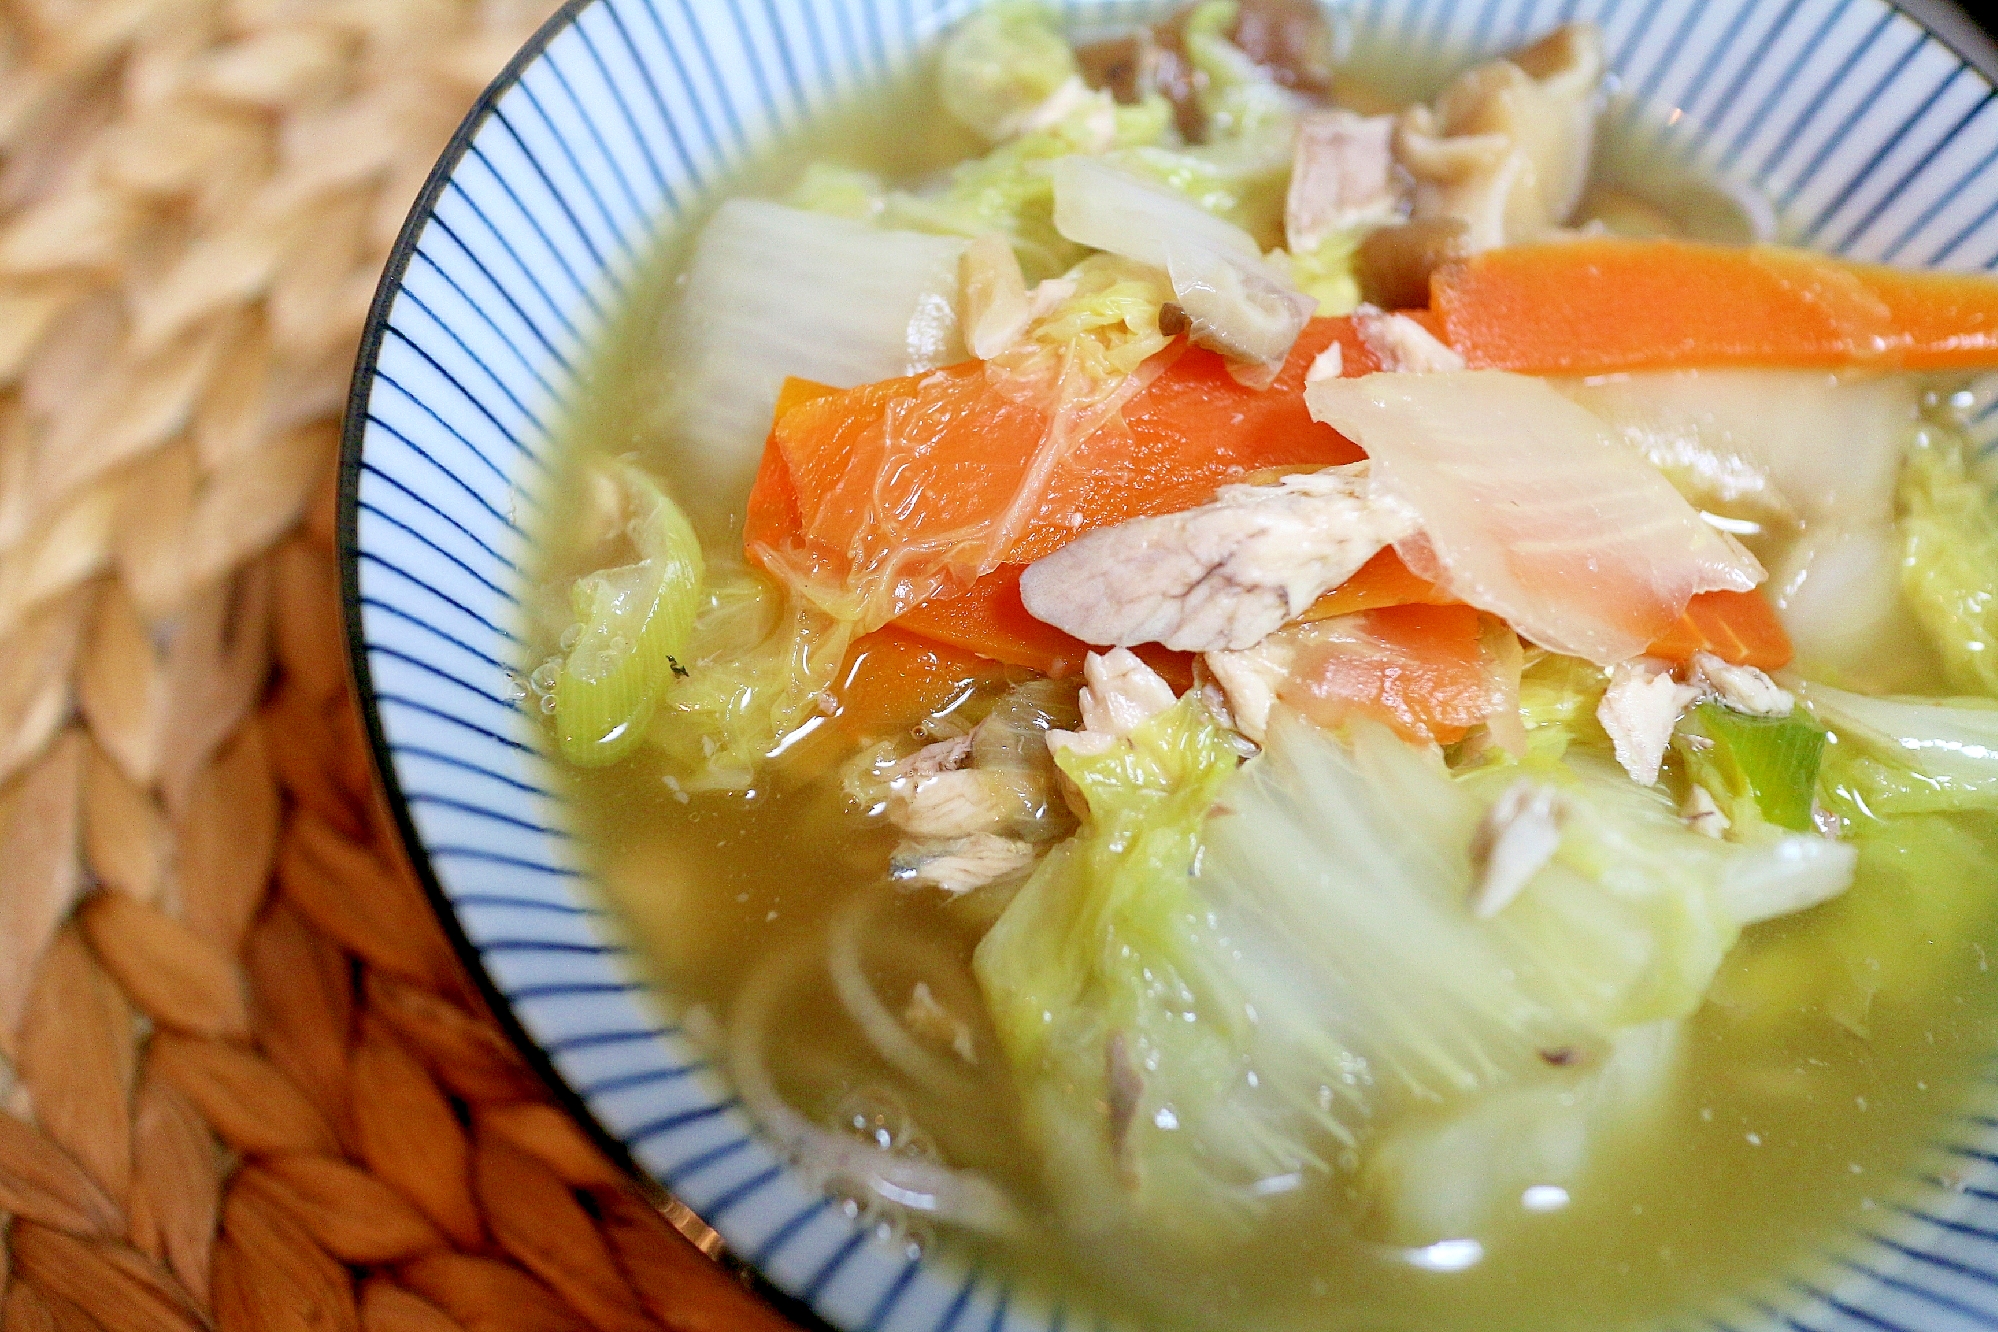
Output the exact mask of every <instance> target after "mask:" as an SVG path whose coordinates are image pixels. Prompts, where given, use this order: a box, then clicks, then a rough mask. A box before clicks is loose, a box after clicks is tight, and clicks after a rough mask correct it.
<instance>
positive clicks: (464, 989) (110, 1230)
mask: <svg viewBox="0 0 1998 1332" xmlns="http://www.w3.org/2000/svg"><path fill="white" fill-rule="evenodd" d="M547 8H548V4H547V0H489V2H488V3H483V4H474V3H468V2H467V0H0V1055H4V1058H5V1065H4V1068H5V1075H4V1076H0V1100H3V1101H4V1113H0V1224H4V1226H5V1232H4V1233H5V1235H6V1241H7V1242H6V1245H5V1248H4V1249H0V1287H4V1290H5V1296H4V1304H0V1319H3V1320H4V1324H5V1327H6V1329H7V1332H15V1329H21V1330H22V1332H27V1330H28V1329H34V1330H35V1332H41V1330H42V1329H60V1330H62V1332H68V1329H88V1328H92V1327H102V1328H104V1329H106V1330H107V1332H175V1330H180V1329H196V1328H202V1327H209V1326H213V1327H219V1328H221V1329H224V1332H233V1330H234V1329H239V1328H240V1329H250V1328H258V1329H261V1328H276V1329H308V1328H309V1329H326V1330H328V1332H349V1330H351V1329H358V1328H363V1327H365V1328H367V1329H368V1330H369V1332H449V1329H451V1328H453V1327H458V1328H463V1329H465V1332H510V1330H511V1329H523V1330H526V1332H557V1329H569V1328H595V1329H598V1330H599V1332H644V1330H645V1329H662V1328H663V1329H671V1330H681V1329H685V1330H687V1332H694V1330H697V1329H700V1330H707V1329H714V1330H719V1329H724V1328H729V1329H736V1328H747V1329H757V1328H766V1329H776V1328H781V1327H783V1326H785V1324H783V1323H782V1322H781V1321H780V1320H779V1319H778V1318H777V1317H776V1316H775V1315H773V1314H770V1313H767V1312H764V1311H762V1309H761V1306H759V1305H758V1304H757V1303H756V1302H755V1301H754V1300H752V1299H751V1298H750V1297H749V1296H748V1295H747V1294H746V1293H745V1292H744V1291H743V1290H742V1289H741V1288H740V1287H739V1286H738V1285H736V1284H735V1283H734V1282H733V1281H732V1280H731V1279H730V1278H728V1277H726V1276H725V1275H723V1274H722V1273H721V1271H720V1269H718V1268H716V1267H713V1266H712V1265H710V1264H709V1263H708V1262H707V1260H706V1259H704V1258H703V1257H702V1256H701V1255H700V1254H699V1253H698V1252H697V1251H696V1250H695V1249H694V1248H693V1247H692V1246H691V1245H690V1244H688V1243H687V1242H686V1241H685V1240H683V1239H681V1238H680V1236H679V1235H678V1234H677V1233H676V1232H674V1231H673V1230H672V1229H671V1228H670V1227H669V1226H668V1225H667V1224H666V1223H665V1222H664V1220H662V1218H661V1217H660V1215H659V1213H658V1212H657V1211H656V1210H655V1209H654V1208H653V1207H651V1206H649V1205H648V1204H647V1203H646V1202H645V1201H644V1200H643V1199H642V1198H641V1196H640V1195H639V1194H638V1193H636V1192H635V1191H634V1190H633V1188H632V1187H631V1186H630V1185H629V1184H628V1183H627V1182H626V1181H625V1179H624V1178H623V1177H622V1176H621V1175H620V1174H619V1173H618V1171H617V1170H616V1169H615V1168H613V1167H612V1166H611V1165H610V1163H609V1162H607V1161H606V1160H605V1159H604V1158H603V1157H602V1156H601V1155H599V1154H598V1153H597V1151H596V1150H595V1149H594V1148H593V1147H592V1146H591V1145H590V1143H589V1142H588V1141H587V1140H586V1139H585V1138H584V1137H583V1135H582V1134H581V1133H580V1132H579V1131H578V1130H577V1129H576V1128H575V1127H574V1126H573V1125H572V1124H571V1122H570V1121H569V1120H568V1119H566V1118H565V1117H564V1115H563V1114H562V1113H561V1112H560V1111H558V1110H557V1109H555V1108H554V1107H553V1106H551V1105H550V1104H548V1102H547V1101H546V1099H545V1098H544V1094H543V1091H542V1088H541V1087H540V1085H539V1084H538V1083H537V1082H536V1080H535V1079H534V1077H533V1076H532V1075H531V1074H530V1073H529V1072H528V1070H527V1069H526V1067H525V1066H524V1065H523V1064H522V1063H521V1061H520V1059H519V1058H518V1056H517V1055H516V1054H515V1053H514V1051H513V1050H512V1048H511V1047H510V1046H509V1045H508V1043H507V1042H506V1040H505V1039H504V1038H503V1037H502V1036H501V1035H500V1034H499V1033H498V1031H497V1030H496V1029H495V1027H494V1026H493V1025H492V1022H491V1020H490V1018H489V1016H488V1015H487V1014H486V1013H485V1012H484V1010H483V1009H482V1007H481V1003H480V999H479V996H478V994H477V992H476V991H475V989H474V988H473V987H472V985H471V984H470V982H469V981H468V979H467V978H466V976H465V975H464V974H463V972H462V971H461V970H460V968H459V966H458V964H457V961H456V960H455V958H454V956H453V954H452V951H451V949H450V947H449V946H448V945H447V943H446V941H445V938H444V935H443V933H442V932H441V930H440V929H439V928H438V926H437V924H436V922H435V920H434V919H433V918H432V917H431V915H430V912H429V910H428V908H427V906H426V905H425V903H424V901H423V898H422V896H421V893H420V892H419V890H418V888H417V886H416V884H415V881H414V880H413V878H412V877H411V876H410V874H409V873H408V871H407V869H406V868H405V867H404V866H403V865H402V864H401V863H400V861H399V860H398V858H397V852H396V851H395V850H394V848H393V836H392V835H391V834H390V833H389V831H388V826H389V825H388V824H387V821H386V819H385V818H384V817H383V815H382V814H381V813H380V807H379V804H378V798H377V796H376V794H375V790H374V787H373V785H372V782H373V779H372V775H371V772H370V769H369V765H368V759H367V756H366V753H365V750H364V748H363V744H362V737H361V730H360V723H359V720H358V717H357V714H356V712H355V709H354V706H353V702H352V700H351V698H350V697H349V694H348V685H347V678H346V666H345V662H344V660H343V657H342V637H341V630H340V620H339V607H338V600H337V590H336V586H335V566H334V556H333V532H332V513H333V487H332V471H333V458H334V451H335V445H336V437H337V431H338V412H339V409H340V407H341V405H342V398H343V395H344V392H345V388H346V383H347V376H348V372H349V369H350V366H351V364H352V360H353V356H354V348H355V342H356V339H357V338H358V336H359V333H360V330H361V325H362V322H363V319H364V316H365V314H366V311H367V305H368V301H369V298H370V295H371V293H372V291H373V288H374V285H375V280H376V276H377V274H378V273H379V272H380V270H381V267H382V264H383V262H384V260H385V259H386V257H387V254H388V250H389V247H390V245H391V243H392V241H393V240H394V237H395V234H396V231H397V228H398V227H399V225H400V223H401V221H402V218H403V215H404V212H405V210H406V209H407V208H408V205H409V202H410V200H411V199H412V198H413V197H414V195H415V193H416V191H417V188H418V186H419V185H420V184H421V182H422V180H423V178H424V175H425V174H426V172H427V171H428V170H429V167H430V165H431V163H432V161H433V160H434V158H435V156H436V154H437V153H438V151H439V150H440V149H441V148H442V146H443V144H444V141H445V139H446V138H447V137H448V135H449V133H450V131H451V129H452V127H453V126H454V124H455V123H456V122H457V120H458V118H459V117H460V116H461V115H462V114H463V112H464V110H465V108H466V107H467V106H468V105H469V104H470V102H471V100H472V98H473V97H474V96H475V95H476V94H477V92H478V90H479V89H480V88H481V87H482V86H483V85H484V84H485V82H486V81H487V80H488V79H489V78H490V77H491V76H492V75H493V74H494V73H496V72H497V71H498V70H499V68H500V67H501V65H502V64H503V63H504V62H505V60H506V59H507V57H508V56H509V55H510V54H511V53H512V52H513V51H514V49H515V48H516V47H517V46H518V45H519V44H520V43H521V42H522V41H523V40H524V39H525V38H526V37H527V35H528V34H529V33H530V32H531V31H532V28H533V25H534V24H535V23H536V22H537V21H538V20H540V19H541V18H542V17H544V16H545V13H546V10H547Z"/></svg>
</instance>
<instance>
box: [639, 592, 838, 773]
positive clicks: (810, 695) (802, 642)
mask: <svg viewBox="0 0 1998 1332" xmlns="http://www.w3.org/2000/svg"><path fill="white" fill-rule="evenodd" d="M853 637H854V635H853V632H852V629H851V627H850V626H847V625H843V624H841V623H840V622H839V621H837V620H834V619H832V618H830V617H828V616H826V615H825V614H823V613H822V612H820V611H818V610H815V609H813V608H812V607H810V606H809V605H805V604H803V603H801V602H800V601H799V600H797V599H796V598H795V597H794V596H791V595H790V594H789V593H788V592H787V591H786V590H785V589H783V588H780V587H777V586H774V585H773V584H772V583H771V581H770V580H769V579H768V578H766V577H764V576H763V575H762V574H761V573H759V572H757V571H756V570H753V569H749V568H745V567H743V566H741V565H735V566H731V567H727V568H721V569H714V568H710V570H709V571H708V579H707V586H706V588H705V590H704V596H703V604H702V606H701V610H700V614H699V615H698V617H697V618H696V619H695V621H694V631H693V635H692V637H691V639H690V641H689V642H688V645H687V650H686V655H685V656H683V657H682V658H681V659H680V665H681V667H682V669H684V670H685V671H686V672H687V674H686V675H685V676H684V677H682V678H680V679H677V680H675V681H673V682H672V683H671V684H670V685H669V686H668V687H667V688H666V689H664V690H663V691H662V693H661V696H660V698H659V705H658V708H657V712H656V715H655V716H654V718H653V721H652V724H651V726H650V727H649V728H648V729H647V731H646V733H645V740H646V743H647V744H648V745H650V746H652V747H654V748H655V749H657V750H658V751H659V753H660V754H661V756H662V757H663V758H664V759H665V761H666V764H667V769H668V771H669V772H670V773H671V774H672V775H673V778H674V780H675V781H676V782H678V783H679V784H680V787H681V788H682V789H684V790H690V791H705V790H725V791H726V790H733V791H742V790H748V789H750V788H751V787H753V786H754V785H755V782H756V780H757V773H758V769H759V766H760V765H761V763H762V762H763V760H764V759H765V758H766V757H768V756H769V755H770V754H771V752H772V751H774V750H775V749H776V748H777V747H778V745H779V743H780V742H781V741H783V740H784V739H785V738H787V737H789V736H791V735H793V734H795V733H796V732H797V731H798V730H799V728H800V727H802V726H803V725H804V724H805V723H806V722H808V721H810V720H812V719H813V718H815V717H820V716H823V715H824V714H825V713H827V712H828V711H831V710H832V698H831V695H830V693H829V691H830V690H831V688H832V686H833V684H834V682H835V681H836V680H838V678H839V670H840V663H841V662H842V661H843V660H845V658H846V650H847V646H848V644H850V643H851V642H852V641H853Z"/></svg>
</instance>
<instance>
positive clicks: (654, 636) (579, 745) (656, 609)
mask: <svg viewBox="0 0 1998 1332" xmlns="http://www.w3.org/2000/svg"><path fill="white" fill-rule="evenodd" d="M615 479H616V482H617V484H618V485H619V487H620V488H621V489H622V491H623V493H624V499H625V503H624V511H625V513H626V514H627V515H628V518H627V526H626V530H627V532H628V534H629V536H630V540H631V544H632V546H633V547H635V548H636V550H637V553H638V560H637V562H636V563H633V564H626V565H621V566H619V567H617V568H614V569H602V570H599V571H597V572H596V573H592V574H585V575H584V576H583V577H581V578H578V579H577V580H576V582H575V585H574V587H573V588H571V590H570V604H571V605H572V606H573V608H574V610H575V614H576V620H577V624H578V628H577V632H576V636H575V640H574V645H573V646H572V647H570V648H569V651H568V655H567V656H566V657H565V658H564V659H563V662H562V669H561V672H560V674H558V675H557V676H556V678H555V693H554V698H555V731H556V735H557V737H558V738H559V740H560V742H561V746H562V755H563V757H564V758H567V759H568V760H569V761H570V762H572V763H581V764H585V765H587V766H590V767H600V766H602V765H604V764H607V763H615V762H617V761H618V760H619V759H621V758H623V757H625V755H627V754H629V753H630V752H631V751H632V749H633V747H634V746H635V745H636V744H637V743H638V741H639V739H640V737H641V736H642V735H643V734H644V732H645V727H646V724H647V723H648V722H650V721H651V719H652V713H653V709H654V707H655V706H656V705H657V703H658V701H659V695H660V693H661V692H662V691H663V690H664V689H665V688H666V687H667V686H668V685H669V684H671V683H672V680H673V677H674V674H675V672H677V671H679V670H681V669H682V667H681V664H680V662H679V661H678V660H677V658H679V657H681V656H684V655H685V653H686V651H687V640H688V637H689V635H690V634H691V633H692V631H693V627H694V614H695V610H696V608H697V607H698V605H699V603H700V596H701V582H702V578H703V575H704V571H705V564H704V562H703V560H702V557H701V541H700V538H699V537H698V536H696V535H695V534H694V529H693V527H692V526H691V525H690V524H689V523H688V522H687V516H686V515H685V514H683V513H681V512H680V506H679V505H677V504H675V503H673V501H672V500H671V499H668V498H667V496H666V493H665V492H664V491H662V490H661V489H659V487H658V485H657V484H656V483H655V482H654V481H653V480H652V479H651V478H650V477H648V476H646V475H645V474H644V473H643V472H641V471H639V470H638V469H637V468H636V467H633V466H631V465H629V464H620V465H619V466H618V467H617V469H616V472H615ZM564 641H567V640H566V639H565V640H564Z"/></svg>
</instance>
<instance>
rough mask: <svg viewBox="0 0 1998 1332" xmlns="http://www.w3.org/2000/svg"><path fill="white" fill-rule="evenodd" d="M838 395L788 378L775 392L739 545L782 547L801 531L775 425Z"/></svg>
mask: <svg viewBox="0 0 1998 1332" xmlns="http://www.w3.org/2000/svg"><path fill="white" fill-rule="evenodd" d="M837 392H839V390H838V389H836V388H834V387H832V386H831V385H830V384H818V383H814V382H813V381H811V380H809V379H798V378H795V377H793V378H790V379H786V380H785V381H784V384H783V387H781V388H779V389H778V390H777V406H776V410H774V411H773V412H771V414H770V438H769V439H768V440H766V441H765V442H764V445H763V461H762V463H761V464H760V465H759V466H758V467H757V469H756V483H755V484H754V485H752V486H751V487H750V489H749V504H748V507H747V509H746V510H745V511H744V513H743V520H742V543H743V545H744V546H745V547H746V548H748V549H750V550H754V549H755V548H757V547H758V546H765V547H771V548H776V547H781V546H783V545H785V544H786V543H788V542H790V541H792V540H794V539H795V538H796V534H797V532H798V530H799V527H800V521H801V520H800V519H799V517H798V488H797V487H796V486H794V485H792V484H791V469H790V468H789V467H788V466H786V465H785V463H784V451H783V450H782V449H781V448H779V447H778V446H777V423H778V422H779V421H781V420H783V419H784V418H785V417H786V416H788V415H789V414H790V411H791V409H792V408H793V407H796V406H798V405H799V404H800V403H806V402H810V401H811V400H812V399H814V398H825V397H830V396H831V395H833V394H835V393H837Z"/></svg>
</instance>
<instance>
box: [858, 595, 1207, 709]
mask: <svg viewBox="0 0 1998 1332" xmlns="http://www.w3.org/2000/svg"><path fill="white" fill-rule="evenodd" d="M1024 568H1025V566H1024V565H1019V564H1002V565H1000V566H999V567H998V568H997V569H994V570H993V571H992V572H991V573H989V574H987V575H985V577H983V578H981V579H979V580H978V581H977V582H975V583H973V584H972V585H971V587H970V588H969V589H967V590H966V591H964V592H960V593H957V594H955V595H947V596H937V597H932V598H930V599H929V600H928V601H926V602H924V603H923V604H922V605H920V606H918V607H916V608H915V609H914V610H912V611H910V612H908V613H907V614H906V615H904V616H902V618H900V619H899V620H896V621H895V627H896V628H898V629H906V630H908V631H909V632H911V633H915V634H920V635H922V636H923V637H924V638H926V639H930V640H932V641H935V642H938V643H945V644H948V645H950V646H951V647H956V648H963V649H965V650H967V651H970V652H975V653H977V654H978V655H979V656H981V657H987V658H990V659H991V660H993V661H997V662H1004V663H1005V664H1006V665H1008V666H1025V667H1026V668H1028V669H1029V670H1033V671H1038V672H1040V673H1041V674H1042V675H1047V676H1052V677H1054V678H1055V679H1061V678H1062V677H1064V676H1069V675H1074V674H1075V673H1076V672H1077V671H1079V670H1081V669H1082V661H1083V658H1084V657H1086V656H1087V655H1088V654H1089V653H1091V652H1104V651H1107V650H1108V649H1106V648H1101V647H1096V646H1094V645H1092V644H1089V643H1085V642H1083V641H1082V640H1081V639H1079V638H1077V637H1075V636H1074V635H1072V634H1065V633H1063V632H1062V631H1061V630H1059V629H1057V628H1055V627H1054V626H1053V625H1051V624H1047V623H1045V622H1044V621H1041V620H1037V619H1035V618H1034V617H1033V616H1032V615H1030V614H1028V613H1027V608H1026V606H1025V605H1024V604H1022V602H1021V601H1020V574H1021V572H1022V570H1023V569H1024ZM1131 650H1132V651H1133V652H1136V653H1137V654H1138V656H1139V657H1140V658H1141V659H1142V660H1143V661H1144V663H1145V664H1146V665H1147V666H1150V667H1151V668H1152V669H1153V670H1155V671H1157V672H1158V673H1159V674H1160V675H1161V676H1163V677H1164V678H1165V681H1166V683H1167V684H1170V685H1171V686H1172V687H1173V688H1174V689H1175V690H1178V691H1180V692H1185V691H1186V690H1187V689H1189V688H1191V687H1192V684H1193V654H1192V653H1191V652H1175V651H1173V650H1172V649H1171V648H1168V647H1162V646H1160V645H1159V644H1157V643H1140V644H1139V645H1138V646H1137V647H1135V648H1133V649H1131Z"/></svg>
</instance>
